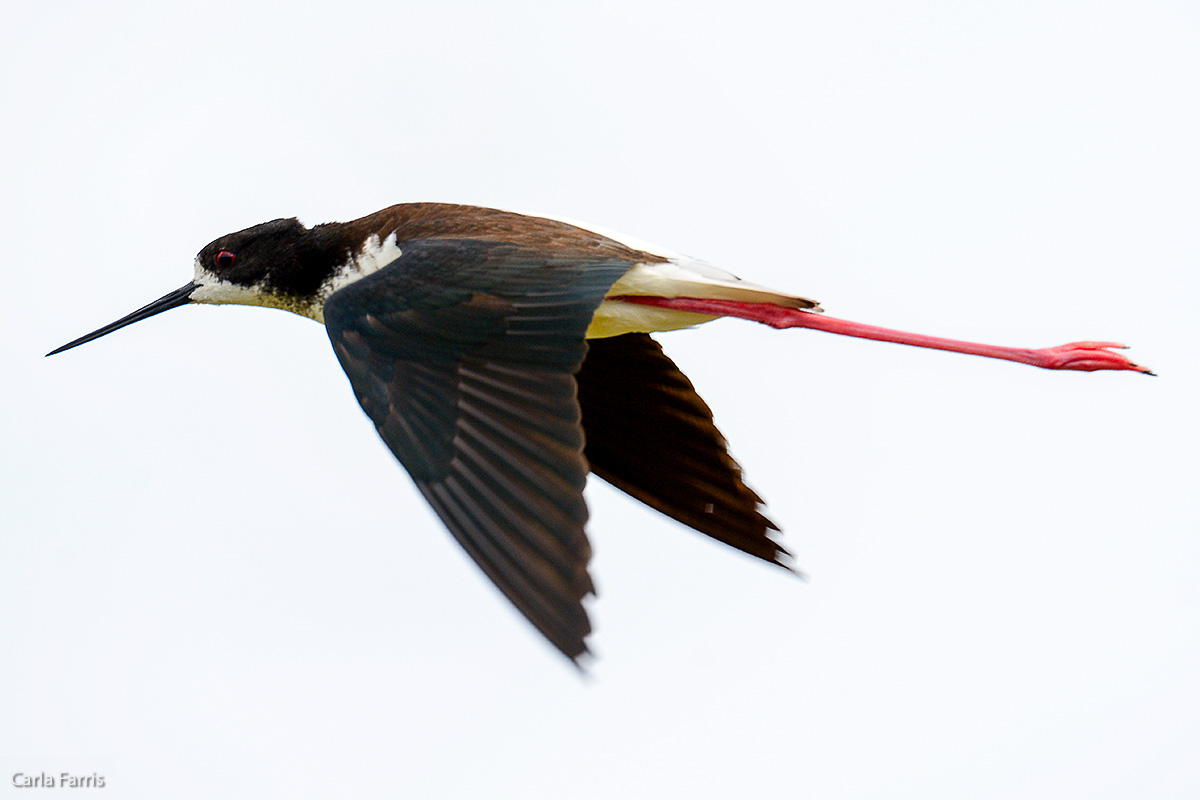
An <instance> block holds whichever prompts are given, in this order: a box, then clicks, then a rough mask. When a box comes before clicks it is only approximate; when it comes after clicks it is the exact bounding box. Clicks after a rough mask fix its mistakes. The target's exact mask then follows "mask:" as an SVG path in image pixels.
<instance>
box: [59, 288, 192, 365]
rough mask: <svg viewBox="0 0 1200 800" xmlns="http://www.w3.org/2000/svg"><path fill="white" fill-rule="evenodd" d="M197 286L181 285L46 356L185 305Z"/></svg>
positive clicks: (189, 300)
mask: <svg viewBox="0 0 1200 800" xmlns="http://www.w3.org/2000/svg"><path fill="white" fill-rule="evenodd" d="M197 288H198V284H195V283H189V284H188V285H187V286H182V287H180V288H178V289H176V290H175V291H173V292H171V293H170V294H168V295H166V296H164V297H160V298H158V299H157V300H155V301H154V302H153V303H151V304H150V305H148V306H143V307H141V308H139V309H138V310H137V311H135V312H133V313H132V314H130V315H129V316H127V317H121V318H120V319H119V320H117V321H116V322H113V323H111V324H109V325H105V326H104V327H103V328H101V329H100V330H98V331H92V332H91V333H89V334H88V335H87V336H81V337H79V338H78V339H76V340H75V341H73V342H71V343H70V344H64V345H63V346H62V347H60V348H58V349H57V350H51V351H50V352H49V353H46V355H47V356H52V355H54V354H55V353H61V352H62V351H63V350H70V349H71V348H72V347H78V346H79V345H81V344H87V343H88V342H90V341H92V340H93V339H99V338H100V337H101V336H104V335H106V334H109V333H112V332H113V331H115V330H117V329H118V328H124V327H125V326H126V325H132V324H133V323H135V322H140V321H142V320H144V319H148V318H150V317H153V316H154V315H155V314H161V313H162V312H164V311H170V310H171V309H172V308H178V307H179V306H182V305H186V304H187V303H189V302H191V297H192V292H194V291H195V290H196V289H197Z"/></svg>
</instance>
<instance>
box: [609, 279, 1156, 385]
mask: <svg viewBox="0 0 1200 800" xmlns="http://www.w3.org/2000/svg"><path fill="white" fill-rule="evenodd" d="M608 299H609V300H622V301H624V302H626V303H640V304H642V305H647V306H658V307H660V308H673V309H677V310H679V311H692V312H696V313H699V314H713V315H717V316H722V317H740V318H741V319H748V320H751V321H753V322H761V323H763V324H764V325H770V326H771V327H773V328H813V329H814V330H818V331H825V332H827V333H838V334H842V335H843V336H855V337H858V338H860V339H874V340H875V341H879V342H895V343H896V344H909V345H913V346H914V347H927V348H930V349H932V350H949V351H951V352H954V353H967V354H969V355H975V356H984V357H985V358H1002V359H1005V360H1007V361H1017V362H1020V363H1022V364H1030V365H1032V366H1035V367H1042V368H1043V369H1075V370H1083V371H1086V372H1092V371H1094V370H1100V369H1127V370H1133V371H1134V372H1143V373H1145V374H1147V375H1153V374H1154V373H1153V372H1151V371H1150V370H1148V369H1146V368H1145V367H1139V366H1138V365H1137V364H1134V363H1133V362H1132V361H1130V360H1129V359H1128V358H1126V357H1125V356H1123V355H1121V354H1120V353H1114V352H1112V351H1111V350H1110V349H1109V348H1111V347H1119V348H1123V347H1124V345H1120V344H1115V343H1113V342H1073V343H1071V344H1064V345H1059V346H1058V347H1046V348H1042V349H1040V350H1030V349H1024V348H1019V347H1000V346H998V345H990V344H975V343H974V342H960V341H957V340H955V339H939V338H937V337H935V336H922V335H921V334H918V333H905V332H904V331H893V330H889V329H887V328H877V327H875V326H873V325H863V324H861V323H858V322H850V321H848V320H844V319H837V318H835V317H827V316H825V315H824V314H817V313H814V312H812V311H801V310H800V309H797V308H784V307H782V306H776V305H772V304H770V303H746V302H742V301H739V300H708V299H703V298H698V297H644V296H642V295H625V296H621V297H610V298H608Z"/></svg>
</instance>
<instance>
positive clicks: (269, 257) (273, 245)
mask: <svg viewBox="0 0 1200 800" xmlns="http://www.w3.org/2000/svg"><path fill="white" fill-rule="evenodd" d="M343 254H344V256H345V257H344V258H343V257H342V255H343ZM348 258H349V249H348V248H347V247H345V246H344V245H343V244H342V242H341V239H340V237H339V236H337V235H336V232H335V229H334V228H333V226H326V225H321V226H317V227H315V228H311V229H310V228H306V227H304V225H302V224H301V223H300V221H299V220H297V219H296V218H294V217H293V218H291V219H277V220H272V221H271V222H264V223H262V224H261V225H255V226H254V227H252V228H246V229H245V230H242V231H238V232H236V233H230V234H226V235H225V236H222V237H220V238H219V239H215V240H213V241H212V242H210V243H208V244H207V245H205V247H204V249H202V250H201V251H200V252H199V253H198V254H197V255H196V264H195V269H196V273H195V277H194V278H193V279H192V282H191V283H189V284H187V285H186V286H181V287H180V288H178V289H176V290H175V291H173V292H171V293H170V294H167V295H164V296H163V297H160V298H159V299H157V300H155V301H154V302H153V303H150V304H149V305H147V306H144V307H142V308H139V309H138V310H137V311H134V312H133V313H132V314H129V315H128V316H125V317H122V318H121V319H119V320H117V321H116V322H113V323H111V324H109V325H105V326H104V327H103V328H100V329H99V330H96V331H93V332H92V333H89V334H88V335H86V336H82V337H80V338H78V339H76V340H75V341H73V342H70V343H69V344H65V345H63V346H62V347H60V348H58V349H57V350H54V351H53V352H51V353H49V354H48V355H54V354H55V353H61V352H62V351H64V350H69V349H71V348H72V347H78V346H79V345H81V344H86V343H88V342H90V341H93V340H95V339H99V338H100V337H101V336H104V335H106V334H109V333H112V332H113V331H115V330H119V329H121V328H124V327H125V326H127V325H132V324H133V323H135V322H140V321H141V320H144V319H148V318H150V317H153V316H155V315H156V314H161V313H162V312H164V311H169V310H170V309H172V308H178V307H179V306H182V305H187V304H188V303H210V304H213V305H228V304H234V305H246V306H266V307H268V308H282V309H284V310H286V311H292V312H294V313H296V314H300V315H302V316H306V317H311V318H313V319H316V320H317V321H322V319H323V318H322V313H321V312H322V306H323V301H324V297H325V294H326V292H325V291H324V290H323V287H326V286H328V285H329V283H330V281H331V280H332V278H333V276H334V274H335V272H336V270H337V268H338V267H339V266H340V265H341V264H344V263H345V262H346V260H347V259H348Z"/></svg>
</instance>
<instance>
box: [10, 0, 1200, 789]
mask: <svg viewBox="0 0 1200 800" xmlns="http://www.w3.org/2000/svg"><path fill="white" fill-rule="evenodd" d="M1198 80H1200V7H1198V6H1197V5H1196V4H1195V3H1194V2H1191V0H1181V1H1180V2H1147V1H1146V0H1139V1H1138V2H1079V3H1071V2H1047V0H1031V1H1030V2H1004V3H986V2H980V3H960V2H911V3H884V2H845V3H826V2H820V3H818V2H811V3H809V2H803V3H793V2H787V3H784V2H779V3H757V2H738V3H721V4H708V3H697V2H693V3H678V4H675V3H668V2H654V1H650V2H647V0H636V2H628V3H626V2H619V1H618V2H612V1H611V0H610V1H609V2H604V3H588V2H570V3H565V2H545V3H536V2H511V0H510V1H508V2H503V3H500V2H497V3H494V4H489V3H467V2H463V3H445V2H443V3H432V2H420V3H412V2H386V3H385V2H380V3H375V4H360V3H354V2H340V1H339V2H337V3H331V2H323V3H308V2H294V3H284V2H280V3H277V4H264V3H216V2H205V3H188V2H170V3H149V2H147V3H121V2H112V0H109V1H108V2H104V3H86V2H44V1H43V0H36V1H33V0H29V1H27V0H6V1H5V2H4V3H3V5H0V92H2V94H0V101H2V104H3V105H2V108H0V116H2V119H3V125H2V126H0V152H2V154H3V155H2V156H0V158H2V162H0V163H2V170H3V178H2V181H3V182H2V186H0V192H2V196H0V203H2V206H0V225H2V226H3V230H2V234H3V236H2V242H3V257H2V259H0V263H2V265H3V266H2V267H0V269H2V270H3V273H2V274H3V277H4V280H3V293H4V294H3V298H4V309H3V315H2V318H0V334H2V336H0V359H2V362H0V369H2V375H3V377H2V379H0V381H2V382H0V392H2V395H0V396H2V398H3V407H2V411H3V413H2V414H0V453H2V460H0V478H2V480H0V487H2V488H0V502H2V510H3V532H2V535H0V548H2V549H0V779H2V780H0V797H8V796H14V797H17V796H19V797H29V796H34V797H36V796H42V795H41V793H40V792H39V791H38V790H29V791H27V792H24V793H22V792H20V791H18V790H17V789H16V788H14V787H13V786H12V785H11V776H12V775H13V774H15V773H17V772H24V773H27V774H35V775H36V774H39V773H41V772H46V773H48V774H55V775H57V774H59V773H61V772H72V773H75V774H78V775H92V774H97V775H102V776H104V778H105V783H106V787H105V788H104V789H103V790H91V791H88V790H77V792H78V794H79V795H80V796H88V797H91V796H102V797H109V798H162V797H173V798H189V797H234V798H236V797H256V798H261V797H289V798H298V797H314V798H316V797H321V798H324V797H338V796H340V797H361V798H384V797H406V798H407V797H432V798H440V797H445V798H461V797H487V798H522V800H526V799H527V798H539V797H547V798H550V797H579V798H613V797H621V798H625V797H634V798H636V797H651V798H662V797H683V796H688V797H785V798H792V797H801V796H802V797H806V798H836V799H838V800H841V799H843V798H878V797H888V798H922V800H925V799H927V798H963V797H970V798H1022V800H1028V798H1054V799H1055V800H1060V799H1061V798H1130V797H1139V798H1194V797H1197V796H1200V677H1198V676H1200V588H1198V585H1197V580H1198V578H1197V576H1198V574H1200V499H1198V494H1200V485H1198V483H1200V482H1198V478H1200V455H1198V453H1200V436H1198V432H1197V424H1196V414H1197V410H1198V405H1200V384H1198V379H1197V366H1196V365H1197V347H1198V346H1200V326H1198V324H1197V321H1196V308H1197V295H1198V293H1200V279H1198V278H1197V267H1198V265H1200V264H1198V262H1200V222H1198V220H1200V156H1198V148H1200V117H1198V112H1197V86H1198ZM416 200H445V201H454V202H465V203H476V204H482V205H494V206H501V207H507V208H515V209H520V210H527V211H541V212H545V213H550V214H558V215H563V216H569V217H573V218H576V219H581V220H586V221H589V222H593V223H595V224H597V225H603V226H607V227H609V228H612V229H615V230H620V231H624V232H627V233H629V234H631V235H635V236H639V237H641V238H644V239H648V240H651V241H654V242H657V243H660V244H662V245H663V246H666V247H670V248H673V249H676V250H680V251H682V252H686V253H689V254H691V255H694V256H696V257H699V258H704V259H706V260H709V261H711V262H713V263H715V264H717V265H720V266H722V267H725V268H727V269H730V270H732V271H734V272H737V273H739V274H741V275H742V276H744V277H746V278H748V279H751V280H755V281H757V282H761V283H765V284H768V285H773V286H776V287H778V288H781V289H786V290H792V291H795V292H797V293H800V294H804V295H807V296H810V297H813V298H815V299H817V300H820V301H821V302H822V303H823V304H824V305H825V307H826V309H827V310H828V311H829V312H830V313H831V314H832V315H835V316H841V317H846V318H850V319H856V320H860V321H864V322H871V323H875V324H880V325H888V326H892V327H899V328H905V329H910V330H918V331H920V332H924V333H930V334H936V335H944V336H956V337H960V338H968V339H974V340H978V341H988V342H996V343H1001V344H1014V345H1035V346H1044V345H1055V344H1061V343H1063V342H1067V341H1072V340H1075V339H1086V338H1101V339H1115V340H1118V341H1126V342H1128V343H1130V344H1132V345H1134V349H1133V350H1131V351H1130V353H1131V355H1133V357H1134V358H1135V359H1136V360H1138V361H1140V362H1143V363H1146V364H1148V365H1150V366H1151V367H1153V368H1154V369H1156V370H1157V371H1158V372H1159V374H1160V377H1159V378H1157V379H1151V378H1147V377H1143V376H1141V375H1136V374H1133V373H1095V374H1085V373H1052V372H1045V371H1041V370H1035V369H1031V368H1028V367H1023V366H1018V365H1013V364H1008V363H1003V362H996V361H986V360H983V359H976V358H969V357H964V356H955V355H948V354H944V353H933V352H928V351H921V350H915V349H912V348H902V347H897V346H893V345H883V344H876V343H870V342H862V341H858V340H849V339H843V338H841V337H832V336H828V335H826V334H820V333H815V332H809V331H785V332H777V331H773V330H770V329H768V328H765V327H761V326H757V325H753V324H750V323H745V322H737V321H722V322H717V323H713V324H711V325H708V326H705V327H703V328H700V329H697V330H695V331H688V332H680V333H676V334H668V335H665V336H663V337H662V340H663V341H664V343H665V344H666V346H667V349H668V352H669V353H671V354H672V355H673V356H674V357H675V358H676V360H677V361H678V362H679V364H680V365H681V366H682V367H683V368H684V369H685V371H687V372H688V374H689V375H690V376H691V378H692V379H693V381H694V382H695V384H696V385H697V387H698V388H699V389H700V391H701V392H702V393H703V394H704V396H705V397H706V399H707V400H708V402H709V403H710V405H711V406H712V407H713V409H714V410H715V413H716V415H717V422H718V424H719V425H720V426H721V427H722V429H723V430H724V432H725V434H726V435H727V436H728V438H729V439H730V441H731V443H732V448H733V452H734V454H735V456H736V457H737V458H738V459H739V460H740V461H741V462H742V464H743V465H744V467H745V469H746V472H747V477H748V480H749V481H750V482H751V484H752V485H753V486H754V487H755V488H757V489H758V490H759V492H760V493H761V494H762V495H763V496H764V497H765V498H766V499H767V500H768V502H769V506H770V511H771V514H772V515H773V517H774V518H775V519H777V520H778V521H779V522H780V524H781V525H782V527H783V528H784V530H785V533H786V542H787V545H788V546H789V547H790V548H791V549H792V550H793V551H794V552H795V554H796V556H797V561H798V564H799V566H800V567H801V568H802V569H804V570H805V571H806V572H807V573H808V574H809V575H810V576H811V579H810V581H809V582H807V583H805V582H802V581H799V580H796V579H794V578H792V577H789V576H788V575H786V574H784V573H783V572H782V571H780V570H777V569H772V568H770V567H768V566H766V565H763V564H760V563H758V562H756V561H754V560H753V559H750V558H747V557H744V556H741V555H739V554H737V553H735V552H733V551H731V550H729V549H727V548H724V547H722V546H720V545H716V544H713V543H710V542H708V541H706V540H704V539H703V538H702V537H699V536H697V535H694V534H693V533H691V532H689V531H687V530H685V529H683V528H681V527H680V526H678V525H676V524H674V523H672V522H670V521H668V520H665V519H664V518H661V517H660V516H659V515H657V514H655V513H654V512H652V511H650V510H648V509H646V508H645V507H643V506H640V505H639V504H638V503H636V502H634V501H632V500H630V499H628V498H626V497H625V496H623V495H620V494H619V493H617V492H615V491H613V490H611V489H609V488H608V487H606V486H603V485H599V484H598V483H597V482H593V484H592V485H591V486H589V489H588V493H589V500H590V503H591V508H592V514H593V517H592V522H591V525H590V531H591V537H592V540H593V543H594V548H595V552H596V555H595V558H594V561H593V564H592V571H593V575H594V576H595V579H596V582H597V584H598V586H599V589H600V597H599V599H598V600H597V601H596V602H594V603H593V604H592V605H591V611H592V616H593V619H594V622H595V626H596V634H595V635H594V636H593V638H592V644H593V647H594V649H595V650H596V651H597V653H598V659H597V660H596V661H595V663H594V664H593V665H592V668H591V670H590V674H589V677H586V678H584V677H581V676H580V675H579V674H578V673H577V672H576V671H575V670H574V669H572V668H570V666H569V664H568V663H567V662H565V661H564V660H563V659H562V658H561V657H560V656H558V655H557V654H555V653H554V652H553V651H552V650H551V649H550V648H549V647H548V646H546V645H545V644H544V643H543V642H542V641H541V640H540V639H539V637H538V636H537V634H536V633H535V632H534V631H533V629H532V628H531V627H530V626H528V625H527V624H526V623H525V622H524V621H523V620H522V619H520V618H519V617H518V615H517V614H516V613H515V612H514V611H513V610H512V609H511V608H509V607H508V606H507V604H506V603H505V602H504V601H503V600H502V598H501V597H500V596H499V595H498V594H497V593H496V592H495V591H494V590H493V589H492V588H491V586H490V585H488V583H487V582H486V581H485V579H484V578H483V576H482V575H481V573H480V572H479V571H478V570H477V569H476V568H475V567H474V566H473V565H472V564H471V563H470V562H469V561H468V560H467V558H466V557H465V556H464V555H463V553H461V552H460V551H459V549H458V548H457V546H456V545H455V544H454V543H453V541H452V540H451V539H450V537H449V536H448V535H447V534H446V533H445V532H444V531H443V530H442V529H441V527H440V525H439V524H438V523H437V521H436V520H435V519H434V517H433V515H432V513H431V512H430V511H429V510H428V509H427V508H426V507H425V505H424V504H423V502H422V501H421V500H420V498H419V496H418V494H417V493H416V492H415V491H414V489H413V488H412V486H411V484H410V482H409V481H408V478H407V477H406V476H405V475H404V474H403V472H402V470H401V469H400V468H399V467H398V466H397V465H396V464H395V463H394V461H393V460H392V459H391V457H390V455H389V454H388V453H387V451H386V450H385V448H384V447H383V446H382V444H381V443H380V442H379V441H378V440H377V438H376V437H375V434H374V432H373V430H372V427H371V425H370V424H369V422H368V421H367V419H366V418H365V417H364V416H363V415H362V413H361V411H360V410H359V409H358V407H357V405H356V403H355V402H354V399H353V395H352V394H351V392H350V391H349V387H348V385H347V383H346V381H345V378H344V376H343V375H342V374H341V372H340V371H339V369H338V366H337V363H336V361H335V359H334V358H333V356H332V352H331V350H330V348H329V346H328V341H327V339H326V337H325V335H324V332H323V331H322V329H321V328H320V327H319V326H317V325H315V324H313V323H312V322H311V321H307V320H303V319H301V318H299V317H292V316H291V315H287V314H284V313H280V312H275V311H265V310H261V309H246V308H221V309H215V308H212V307H201V306H196V307H191V308H186V309H181V310H177V311H172V312H171V313H169V314H166V315H164V316H161V317H158V318H156V319H154V320H151V321H147V322H144V323H141V324H139V325H137V326H135V327H133V328H130V329H128V330H125V331H122V332H120V333H118V334H114V335H113V336H111V337H109V338H106V339H103V340H101V341H99V342H96V343H93V344H90V345H88V346H86V347H84V348H81V349H78V350H75V351H72V352H70V353H68V354H64V355H60V356H56V357H55V358H53V359H49V360H46V359H43V358H42V355H43V354H44V353H45V352H47V351H49V350H50V349H52V348H54V347H56V346H58V345H60V344H62V343H64V342H66V341H68V340H70V339H73V338H75V337H77V336H79V335H81V334H83V333H86V332H88V331H90V330H92V329H94V328H97V327H99V326H100V325H102V324H104V323H107V322H109V321H111V320H113V319H116V318H117V317H119V316H122V315H124V314H126V313H128V312H129V311H132V310H133V309H135V308H137V307H139V306H141V305H143V304H144V303H147V302H149V301H150V300H153V299H155V298H157V297H159V296H160V295H162V294H165V293H166V292H168V291H170V290H172V289H174V288H176V287H178V286H181V285H183V284H184V283H186V282H187V281H188V280H190V278H191V263H192V257H193V255H194V253H195V252H196V251H197V250H199V249H200V247H202V246H203V245H204V244H205V243H206V242H208V241H209V240H210V239H213V238H215V237H216V236H218V235H221V234H224V233H227V232H229V231H232V230H237V229H240V228H244V227H247V226H249V225H252V224H255V223H258V222H262V221H264V220H267V219H272V218H275V217H281V216H292V215H298V216H299V217H300V218H301V219H302V220H304V221H305V222H306V223H309V224H315V223H318V222H323V221H329V220H345V219H351V218H354V217H357V216H360V215H363V214H366V213H369V212H371V211H374V210H376V209H378V208H381V207H383V206H386V205H390V204H392V203H398V202H405V201H416ZM72 796H76V793H72Z"/></svg>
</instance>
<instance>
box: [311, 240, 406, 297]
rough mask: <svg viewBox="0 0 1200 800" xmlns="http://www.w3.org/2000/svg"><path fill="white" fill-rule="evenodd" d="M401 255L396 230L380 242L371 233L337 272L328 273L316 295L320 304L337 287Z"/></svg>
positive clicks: (345, 284) (365, 275) (357, 278)
mask: <svg viewBox="0 0 1200 800" xmlns="http://www.w3.org/2000/svg"><path fill="white" fill-rule="evenodd" d="M400 256H401V251H400V247H399V246H398V245H397V244H396V232H395V231H392V232H391V233H389V234H388V235H387V238H385V239H384V240H383V241H382V242H381V241H379V236H378V235H376V234H371V235H370V236H369V237H368V238H367V241H366V242H365V243H363V246H362V249H361V250H359V251H358V253H357V254H356V255H354V256H351V258H350V260H349V261H347V262H346V263H345V264H343V265H342V266H341V267H339V268H338V270H337V272H335V273H333V274H332V275H330V276H329V277H328V278H326V279H325V281H324V282H323V283H322V284H321V288H320V289H319V290H318V293H317V294H318V296H319V297H320V299H321V303H322V305H323V304H324V303H325V300H326V299H327V298H328V297H329V295H331V294H333V293H334V292H336V291H337V290H338V289H342V288H345V287H347V286H349V285H350V284H352V283H354V282H355V281H357V280H362V279H363V278H365V277H367V276H368V275H370V274H371V273H373V272H378V271H379V270H381V269H383V268H384V267H386V266H387V265H388V264H391V263H392V262H393V261H395V260H396V259H397V258H399V257H400Z"/></svg>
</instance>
